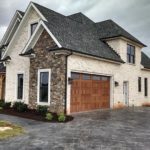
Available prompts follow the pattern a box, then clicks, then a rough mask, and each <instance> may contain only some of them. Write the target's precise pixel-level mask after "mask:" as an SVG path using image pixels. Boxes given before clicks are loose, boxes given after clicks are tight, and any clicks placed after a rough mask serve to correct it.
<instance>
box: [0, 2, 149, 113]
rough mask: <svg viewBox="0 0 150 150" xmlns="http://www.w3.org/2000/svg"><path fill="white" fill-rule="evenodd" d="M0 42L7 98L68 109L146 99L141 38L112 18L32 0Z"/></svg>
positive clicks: (136, 102)
mask: <svg viewBox="0 0 150 150" xmlns="http://www.w3.org/2000/svg"><path fill="white" fill-rule="evenodd" d="M12 22H16V23H12ZM9 33H10V34H9ZM7 43H8V44H7ZM1 46H3V47H5V48H4V49H3V55H2V59H1V62H3V63H4V64H5V66H6V94H5V100H6V101H11V102H14V101H21V102H25V103H27V104H28V105H29V107H31V108H35V107H36V106H37V105H48V106H49V109H50V111H55V112H63V111H65V112H66V113H68V114H69V113H74V112H82V111H90V110H96V109H103V108H116V107H126V106H141V105H143V104H144V103H150V87H149V83H150V58H149V57H148V56H147V55H146V54H144V53H143V52H142V51H141V50H142V48H143V47H145V44H143V43H142V42H141V41H139V40H138V39H136V38H135V37H134V36H132V35H131V34H130V33H128V32H127V31H125V30H124V29H123V28H121V27H120V26H119V25H118V24H116V23H115V22H114V21H112V20H106V21H103V22H98V23H95V22H94V21H92V20H90V19H89V18H88V17H86V16H85V15H84V14H82V13H77V14H73V15H70V16H64V15H62V14H59V13H57V12H55V11H52V10H50V9H48V8H45V7H43V6H41V5H39V4H36V3H33V2H31V3H30V4H29V6H28V8H27V9H26V11H25V12H20V11H17V12H16V14H15V16H14V17H13V19H12V21H11V23H10V25H9V27H8V30H7V31H6V33H5V35H4V37H3V40H2V41H1Z"/></svg>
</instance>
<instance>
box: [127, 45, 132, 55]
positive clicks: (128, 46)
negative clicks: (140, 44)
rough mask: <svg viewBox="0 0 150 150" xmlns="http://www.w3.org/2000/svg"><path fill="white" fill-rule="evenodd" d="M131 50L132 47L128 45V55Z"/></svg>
mask: <svg viewBox="0 0 150 150" xmlns="http://www.w3.org/2000/svg"><path fill="white" fill-rule="evenodd" d="M130 49H131V47H130V45H128V46H127V54H130Z"/></svg>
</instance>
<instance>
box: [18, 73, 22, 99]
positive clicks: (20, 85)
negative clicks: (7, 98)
mask: <svg viewBox="0 0 150 150" xmlns="http://www.w3.org/2000/svg"><path fill="white" fill-rule="evenodd" d="M17 78H18V86H17V99H22V98H23V74H18V75H17Z"/></svg>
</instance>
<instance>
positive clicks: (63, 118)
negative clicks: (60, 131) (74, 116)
mask: <svg viewBox="0 0 150 150" xmlns="http://www.w3.org/2000/svg"><path fill="white" fill-rule="evenodd" d="M65 120H66V116H65V115H64V114H63V113H61V114H59V115H58V121H59V122H64V121H65Z"/></svg>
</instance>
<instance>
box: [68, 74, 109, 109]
mask: <svg viewBox="0 0 150 150" xmlns="http://www.w3.org/2000/svg"><path fill="white" fill-rule="evenodd" d="M72 78H73V82H72V84H71V112H80V111H88V110H94V109H100V108H109V105H110V102H109V98H110V79H109V78H108V77H103V76H97V75H88V74H80V73H75V75H74V73H72Z"/></svg>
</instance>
